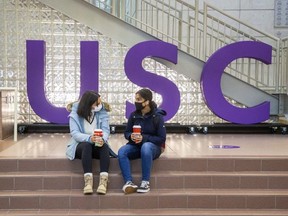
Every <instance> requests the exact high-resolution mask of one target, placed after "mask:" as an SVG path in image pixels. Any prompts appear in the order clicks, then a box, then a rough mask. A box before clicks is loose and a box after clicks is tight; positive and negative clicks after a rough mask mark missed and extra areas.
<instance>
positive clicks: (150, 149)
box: [118, 142, 161, 182]
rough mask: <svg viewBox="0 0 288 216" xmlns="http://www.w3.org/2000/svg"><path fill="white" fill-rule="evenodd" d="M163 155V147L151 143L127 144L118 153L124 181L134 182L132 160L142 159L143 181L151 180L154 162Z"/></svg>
mask: <svg viewBox="0 0 288 216" xmlns="http://www.w3.org/2000/svg"><path fill="white" fill-rule="evenodd" d="M160 155H161V147H160V146H157V145H155V144H153V143H151V142H145V143H143V144H142V145H137V144H130V143H128V144H126V145H124V146H122V147H121V148H120V149H119V151H118V162H119V166H120V169H121V172H122V175H123V178H124V181H125V182H127V181H132V176H131V168H130V160H135V159H137V158H141V163H142V181H149V180H150V172H151V168H152V162H153V160H155V159H156V158H158V157H159V156H160Z"/></svg>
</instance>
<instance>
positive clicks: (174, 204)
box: [0, 189, 288, 210]
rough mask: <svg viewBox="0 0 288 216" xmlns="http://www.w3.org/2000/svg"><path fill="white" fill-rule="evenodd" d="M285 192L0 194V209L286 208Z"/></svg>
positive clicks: (47, 192)
mask: <svg viewBox="0 0 288 216" xmlns="http://www.w3.org/2000/svg"><path fill="white" fill-rule="evenodd" d="M287 201H288V190H201V189H194V190H152V191H150V192H149V193H146V194H137V193H135V194H130V195H124V194H123V192H122V191H121V190H109V191H108V193H107V194H106V195H97V194H93V195H86V196H85V195H83V194H82V191H79V190H74V191H73V190H72V191H71V190H61V191H60V190H54V191H52V190H49V191H6V192H3V191H2V192H0V204H1V209H115V210H116V209H126V210H127V209H163V208H164V209H165V208H170V209H174V208H182V209H188V208H189V209H199V208H207V209H271V210H273V209H276V208H277V209H284V210H285V209H286V210H287V209H288V206H287Z"/></svg>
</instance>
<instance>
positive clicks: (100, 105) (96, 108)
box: [94, 103, 103, 112]
mask: <svg viewBox="0 0 288 216" xmlns="http://www.w3.org/2000/svg"><path fill="white" fill-rule="evenodd" d="M102 107H103V105H102V103H100V104H99V105H98V106H96V107H95V108H94V112H99V111H100V110H101V109H102Z"/></svg>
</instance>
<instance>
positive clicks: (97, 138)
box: [93, 129, 104, 147]
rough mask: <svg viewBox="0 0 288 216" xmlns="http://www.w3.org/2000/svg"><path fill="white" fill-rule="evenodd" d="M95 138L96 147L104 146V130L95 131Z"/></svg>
mask: <svg viewBox="0 0 288 216" xmlns="http://www.w3.org/2000/svg"><path fill="white" fill-rule="evenodd" d="M93 136H94V140H95V141H94V142H95V146H98V147H101V146H103V144H104V141H103V139H102V137H103V132H102V129H95V130H94V134H93Z"/></svg>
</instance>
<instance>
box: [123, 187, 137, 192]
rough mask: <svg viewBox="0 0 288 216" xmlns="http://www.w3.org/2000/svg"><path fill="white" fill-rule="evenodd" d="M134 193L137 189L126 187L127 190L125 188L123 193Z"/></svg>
mask: <svg viewBox="0 0 288 216" xmlns="http://www.w3.org/2000/svg"><path fill="white" fill-rule="evenodd" d="M136 191H137V188H134V187H127V188H125V190H124V193H125V194H131V193H135V192H136Z"/></svg>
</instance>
